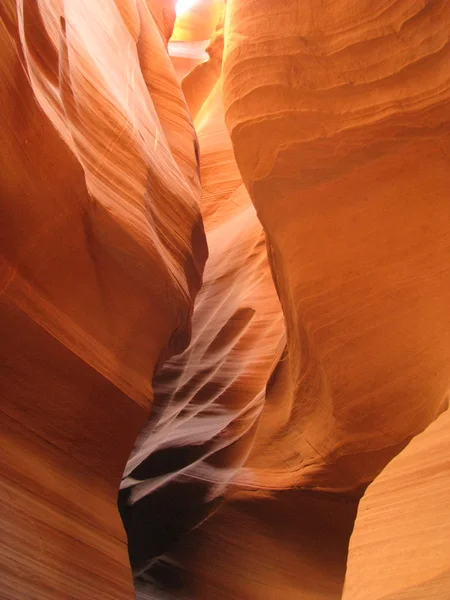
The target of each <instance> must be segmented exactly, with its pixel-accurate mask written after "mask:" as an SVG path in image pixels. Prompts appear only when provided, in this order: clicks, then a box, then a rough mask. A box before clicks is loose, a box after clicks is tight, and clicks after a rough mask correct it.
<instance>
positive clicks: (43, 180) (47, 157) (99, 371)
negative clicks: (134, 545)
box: [0, 0, 207, 600]
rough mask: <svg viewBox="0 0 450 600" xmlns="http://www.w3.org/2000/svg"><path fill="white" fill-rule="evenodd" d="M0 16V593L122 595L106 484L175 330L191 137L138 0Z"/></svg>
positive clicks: (43, 6)
mask: <svg viewBox="0 0 450 600" xmlns="http://www.w3.org/2000/svg"><path fill="white" fill-rule="evenodd" d="M0 15H1V17H2V24H1V30H0V31H1V33H0V47H1V53H0V54H1V67H2V69H1V70H2V86H1V92H0V93H1V100H0V107H1V109H0V128H1V131H2V138H1V139H2V150H1V156H0V173H1V175H0V197H1V205H0V209H1V215H2V219H1V222H2V232H1V252H2V266H1V290H2V295H1V311H0V328H1V334H2V335H1V339H2V343H1V353H2V357H1V358H2V360H1V361H0V364H1V367H0V378H1V410H0V417H1V426H0V427H1V436H2V443H1V446H2V456H1V474H2V478H1V488H0V497H1V504H2V516H1V519H0V528H1V535H0V539H1V542H0V546H1V555H2V557H3V558H2V561H1V565H0V570H1V577H0V579H1V584H0V587H1V592H0V595H1V597H2V598H5V600H6V599H7V600H16V599H17V600H18V599H20V600H24V598H30V599H36V600H37V599H40V598H46V599H49V600H53V599H54V600H57V599H58V600H61V598H77V599H78V598H84V599H88V598H92V599H94V598H95V599H96V600H99V599H102V598H105V599H106V598H108V599H111V598H121V599H123V598H131V597H133V592H132V583H131V576H130V572H129V566H128V559H127V552H126V546H125V540H124V534H123V530H122V526H121V524H120V520H119V515H118V512H117V508H116V495H117V489H118V485H119V482H120V477H121V475H122V472H123V468H124V465H125V461H126V459H127V457H128V455H129V452H130V450H131V447H132V444H133V441H134V439H135V437H136V435H137V433H138V431H139V429H140V428H141V427H142V425H143V424H144V422H145V419H146V416H147V413H148V410H149V407H150V405H151V403H152V396H153V392H152V375H153V371H154V369H155V366H156V365H157V364H158V363H159V362H162V361H163V360H164V359H165V358H167V357H168V356H170V355H171V354H172V353H173V352H180V351H182V350H183V349H184V348H185V347H186V345H187V344H188V342H189V338H190V317H191V312H192V304H193V298H194V296H195V294H196V292H197V291H198V289H199V287H200V283H201V277H202V270H203V264H204V262H205V259H206V253H207V252H206V244H205V239H204V234H203V224H202V221H201V217H200V212H199V208H198V200H199V198H200V183H199V178H198V156H197V152H196V146H197V138H196V134H195V132H194V129H193V126H192V122H191V119H190V116H189V114H188V111H187V107H186V104H185V101H184V98H183V95H182V92H181V88H180V85H179V83H178V81H177V79H176V76H175V72H174V70H173V67H172V65H171V62H170V59H169V57H168V55H167V52H166V49H165V44H164V40H163V38H162V37H161V35H160V33H159V31H158V28H157V25H156V24H155V20H154V18H153V16H152V13H151V12H150V11H149V8H148V6H147V4H146V3H145V2H143V1H139V2H134V1H133V2H131V1H125V0H124V1H123V2H117V3H115V2H113V1H112V0H105V1H103V2H87V1H86V2H78V3H74V2H58V1H56V0H55V1H53V0H40V1H39V2H35V1H34V0H33V1H28V0H23V1H22V0H21V1H19V2H17V3H16V2H13V1H12V0H11V1H9V0H5V2H2V5H1V8H0Z"/></svg>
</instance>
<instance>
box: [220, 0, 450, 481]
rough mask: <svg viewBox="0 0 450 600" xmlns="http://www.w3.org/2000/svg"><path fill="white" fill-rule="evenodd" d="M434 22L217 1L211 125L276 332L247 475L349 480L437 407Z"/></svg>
mask: <svg viewBox="0 0 450 600" xmlns="http://www.w3.org/2000/svg"><path fill="white" fill-rule="evenodd" d="M449 24H450V4H449V3H448V2H416V1H415V0H402V1H401V2H396V1H393V0H392V1H390V2H388V3H387V4H386V3H385V4H383V6H381V5H379V6H378V4H377V3H374V2H372V1H371V0H370V1H369V0H364V1H362V2H354V1H353V0H342V1H338V2H332V3H330V2H322V1H318V2H303V3H298V2H283V3H278V2H273V1H272V0H256V1H254V2H247V1H246V0H234V1H233V2H232V3H231V4H230V5H229V12H228V16H227V27H226V34H225V53H224V55H225V60H224V67H223V77H224V79H223V82H224V85H223V90H224V103H225V110H226V121H227V125H228V128H229V130H230V133H231V138H232V141H233V146H234V150H235V154H236V159H237V163H238V166H239V168H240V171H241V173H242V176H243V179H244V183H245V184H246V186H247V188H248V190H249V192H250V195H251V197H252V199H253V201H254V204H255V206H256V209H257V212H258V216H259V218H260V219H261V222H262V224H263V226H264V229H265V231H266V234H267V239H268V244H269V256H270V260H271V264H272V267H273V271H274V273H275V275H274V277H275V281H276V285H277V288H278V290H279V293H280V298H281V302H282V305H283V310H284V313H285V317H286V322H287V328H288V353H287V356H286V362H287V364H285V365H282V366H280V369H279V371H278V373H277V374H276V376H275V381H276V384H277V389H276V390H270V389H269V392H268V393H269V398H272V400H271V401H270V400H269V398H268V402H267V403H268V404H270V402H273V403H277V404H278V405H279V406H280V409H279V412H280V414H281V413H283V420H282V421H281V422H280V423H279V427H278V429H277V428H276V427H274V425H273V424H272V428H273V429H274V432H273V436H272V439H271V440H268V441H267V452H266V454H267V455H268V454H269V450H268V448H269V445H270V447H271V450H270V453H271V454H272V457H275V456H277V455H278V456H282V457H283V459H282V461H280V460H278V463H277V460H276V459H275V458H273V459H272V460H271V461H270V462H269V463H267V468H266V470H265V472H262V475H261V484H262V485H267V486H268V487H270V486H277V487H278V486H279V487H283V486H291V485H296V484H298V485H307V486H312V487H316V488H320V489H325V490H330V491H338V490H345V489H353V488H356V487H357V486H358V485H359V484H360V483H364V482H369V481H371V480H372V479H373V478H374V477H375V476H376V474H377V473H379V472H380V470H381V469H382V468H383V467H384V465H385V464H386V463H387V462H388V461H389V459H391V458H392V457H393V456H394V455H395V454H397V453H398V452H399V450H401V448H402V447H404V445H405V444H406V443H407V442H408V441H409V440H410V439H411V437H412V436H414V435H416V434H418V433H419V432H420V431H422V430H423V429H424V428H425V427H426V426H427V425H428V424H429V423H430V422H431V421H432V420H433V419H435V418H436V416H437V415H438V414H439V413H440V411H441V410H442V409H443V408H444V406H445V405H444V404H443V398H444V395H445V393H446V391H447V389H448V382H449V365H450V344H449V343H448V339H449V336H450V311H449V310H448V308H447V307H448V305H449V302H450V271H449V265H450V245H449V236H448V223H449V220H450V203H449V202H448V190H449V186H450V170H449V168H448V157H449V155H450V154H449V152H450V146H449V139H450V137H449V132H450V130H449V119H448V117H449V107H450V103H449V102H450V86H449V68H448V65H449V52H450V50H449V48H450V47H449V45H448V30H449ZM261 462H263V460H262V459H261ZM287 465H288V468H287V467H286V466H287ZM261 468H262V465H261ZM264 481H265V482H266V483H263V482H264Z"/></svg>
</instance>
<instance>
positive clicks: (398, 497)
mask: <svg viewBox="0 0 450 600" xmlns="http://www.w3.org/2000/svg"><path fill="white" fill-rule="evenodd" d="M449 439H450V413H449V412H448V411H446V412H445V413H444V414H443V415H441V416H440V417H439V418H438V419H437V420H436V422H435V423H432V424H431V425H430V426H429V427H428V428H427V429H426V430H425V431H424V432H423V433H421V434H420V435H418V436H417V437H416V438H414V439H413V440H412V442H411V443H410V444H409V446H408V447H407V448H405V450H403V451H402V452H401V453H400V454H399V455H398V456H397V457H396V458H394V460H393V461H392V462H391V463H390V464H389V465H388V466H387V467H386V469H385V470H384V471H383V473H381V475H380V476H379V477H377V479H375V481H374V482H373V483H372V484H371V485H370V486H369V487H368V489H367V491H366V493H365V496H364V498H363V499H362V500H361V503H360V505H359V510H358V516H357V519H356V523H355V529H354V532H353V536H352V541H351V544H350V548H349V559H348V566H347V575H346V583H345V593H344V596H343V598H344V600H359V599H361V600H362V599H364V600H365V599H366V598H373V599H374V600H381V599H384V600H388V599H389V600H391V599H393V598H395V599H396V600H419V598H420V599H421V600H422V599H426V598H447V597H448V596H449V590H450V544H449V540H450V506H449V502H448V498H449V496H450V463H449V452H448V448H449Z"/></svg>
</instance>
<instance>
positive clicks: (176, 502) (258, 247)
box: [121, 24, 286, 573]
mask: <svg viewBox="0 0 450 600" xmlns="http://www.w3.org/2000/svg"><path fill="white" fill-rule="evenodd" d="M221 32H222V27H221V24H219V28H218V31H217V34H216V38H215V42H214V43H213V44H211V46H212V47H214V51H213V52H212V53H211V58H210V60H209V61H208V62H206V63H204V64H201V65H200V66H198V67H197V68H196V69H195V70H194V71H193V72H192V73H191V74H190V75H189V76H188V77H187V78H186V79H185V80H184V82H183V89H184V90H186V91H188V92H189V91H191V87H192V88H193V92H195V90H198V89H201V94H204V95H206V100H205V101H204V102H203V103H202V106H201V109H200V110H199V111H197V110H195V109H193V112H194V113H196V112H198V114H197V116H196V120H195V125H196V130H197V134H198V137H199V144H200V157H201V169H200V177H201V181H202V187H203V194H202V199H201V204H200V206H201V213H202V217H203V222H204V226H205V231H206V238H207V242H208V250H209V258H208V262H207V264H206V268H205V272H204V277H203V285H202V288H201V290H200V292H199V294H198V296H197V299H196V302H195V306H194V313H193V318H192V339H191V344H190V346H189V347H188V348H187V349H186V350H185V351H184V352H183V353H181V354H179V355H177V356H174V357H173V358H171V359H170V360H168V361H167V362H166V363H165V364H164V365H163V367H162V368H161V369H160V370H159V372H158V373H157V375H156V376H155V378H154V381H153V387H154V392H155V401H154V405H153V411H152V414H151V416H150V419H149V423H148V425H147V426H146V427H145V428H144V430H143V431H142V432H141V434H140V435H139V437H138V440H137V442H136V447H135V449H134V451H133V453H132V455H131V457H130V460H129V461H128V464H127V467H126V469H125V477H124V480H123V482H122V486H121V487H122V492H121V513H122V516H123V518H124V522H125V525H126V529H127V533H128V539H129V545H130V556H131V560H132V566H133V568H134V570H135V571H136V572H137V573H142V572H143V571H145V569H146V567H147V566H148V565H149V564H150V562H151V560H152V559H153V558H155V557H156V556H158V555H159V554H161V553H162V552H163V551H165V550H166V549H167V548H168V547H169V546H170V545H171V544H172V542H173V541H175V540H176V539H177V538H178V537H179V535H180V534H181V533H182V532H183V531H186V530H189V529H190V528H192V527H193V526H195V525H197V524H198V523H199V522H200V521H201V520H202V519H204V518H205V516H206V515H207V514H208V513H209V512H210V511H211V510H212V509H213V508H215V507H216V506H217V504H218V502H219V501H220V499H221V497H222V496H223V495H224V493H225V491H226V489H227V486H228V485H229V484H230V483H233V484H234V485H237V484H238V483H241V477H242V474H243V473H244V471H242V466H243V464H244V462H245V461H246V460H247V457H248V454H249V452H250V450H251V447H252V445H253V443H254V440H255V435H256V432H257V430H258V425H259V416H260V414H261V411H262V410H263V407H264V401H265V386H266V383H267V380H268V378H269V376H270V374H271V373H272V371H273V370H274V368H275V366H276V364H277V362H278V360H279V358H280V356H281V354H282V351H283V349H284V347H285V343H286V342H285V325H284V318H283V314H282V311H281V307H280V304H279V300H278V297H277V294H276V290H275V288H274V285H273V281H272V276H271V272H270V267H269V263H268V259H267V253H266V246H265V238H264V232H263V229H262V226H261V223H260V222H259V220H258V218H257V216H256V212H255V209H254V207H253V205H252V203H251V201H250V198H249V196H248V194H247V191H246V189H245V187H244V185H243V183H242V179H241V177H240V174H239V171H238V169H237V166H236V163H235V161H234V157H233V151H232V147H231V141H230V138H229V135H228V132H227V130H226V126H225V122H224V118H223V107H222V97H221V81H220V76H219V72H217V69H216V61H219V65H220V60H221V56H220V50H217V49H218V48H220V44H221V41H220V36H221ZM208 88H209V93H207V92H206V93H205V89H208ZM201 94H200V95H201ZM187 95H188V97H191V98H192V97H193V96H194V94H193V93H192V94H189V93H188V94H187Z"/></svg>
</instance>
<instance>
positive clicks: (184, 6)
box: [175, 0, 198, 16]
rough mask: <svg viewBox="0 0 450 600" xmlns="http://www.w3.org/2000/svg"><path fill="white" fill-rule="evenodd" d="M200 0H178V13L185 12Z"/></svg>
mask: <svg viewBox="0 0 450 600" xmlns="http://www.w3.org/2000/svg"><path fill="white" fill-rule="evenodd" d="M197 2H198V0H178V2H177V5H176V9H175V10H176V12H177V15H178V16H179V15H182V14H183V13H185V12H186V11H187V10H189V9H190V8H191V6H194V4H197Z"/></svg>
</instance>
